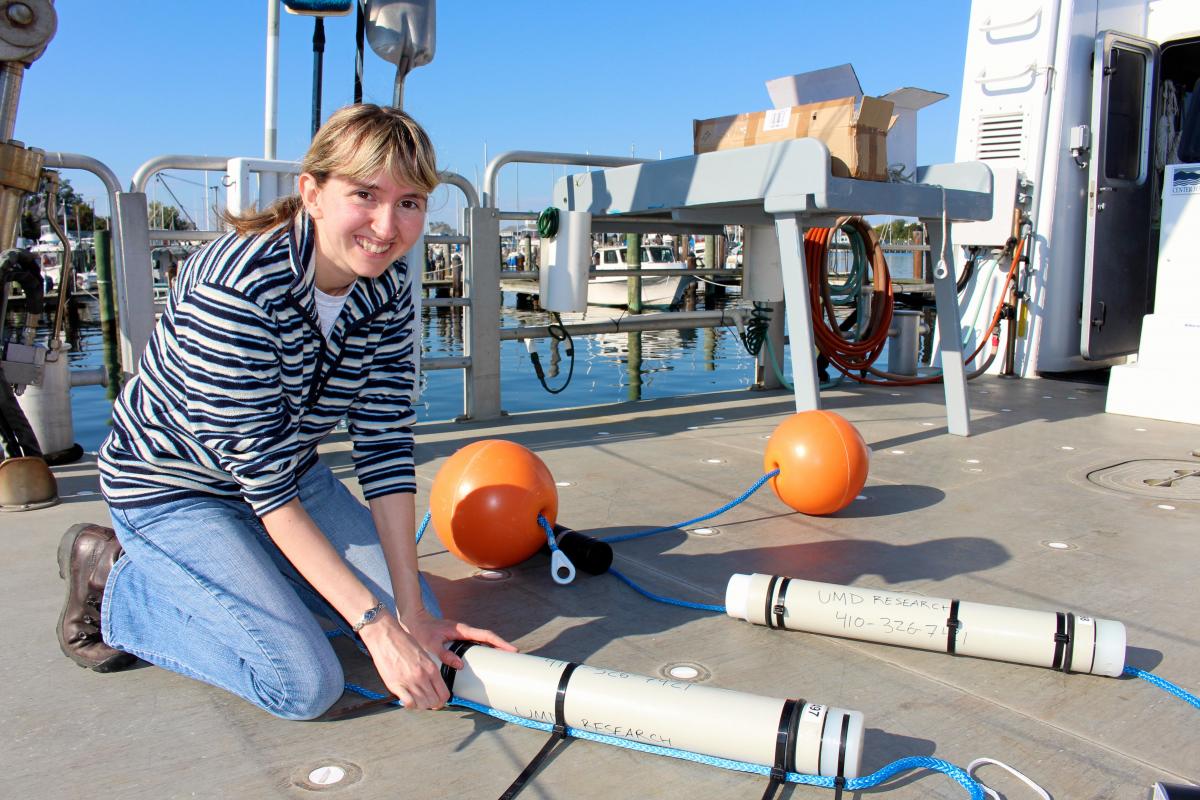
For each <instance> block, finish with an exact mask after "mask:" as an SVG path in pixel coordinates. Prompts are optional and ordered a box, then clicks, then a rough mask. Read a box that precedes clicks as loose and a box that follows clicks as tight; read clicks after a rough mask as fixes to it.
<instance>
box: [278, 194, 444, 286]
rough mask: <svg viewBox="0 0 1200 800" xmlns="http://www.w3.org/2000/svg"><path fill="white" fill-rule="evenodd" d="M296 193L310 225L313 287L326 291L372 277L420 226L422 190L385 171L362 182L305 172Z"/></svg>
mask: <svg viewBox="0 0 1200 800" xmlns="http://www.w3.org/2000/svg"><path fill="white" fill-rule="evenodd" d="M300 197H301V199H302V200H303V201H304V207H305V209H306V210H307V211H308V213H309V216H311V217H312V219H313V223H314V224H315V225H316V230H317V241H316V270H317V275H316V281H317V288H318V289H320V290H321V291H322V292H325V293H326V294H332V295H338V294H345V293H346V292H348V291H350V288H351V287H352V286H353V285H354V282H355V281H356V280H357V279H358V278H378V277H379V276H380V275H382V274H383V273H384V272H386V271H387V269H388V267H389V266H391V265H392V263H393V262H395V261H396V259H398V258H400V257H401V256H402V255H404V254H405V253H407V252H408V251H409V250H410V249H411V248H412V246H413V244H415V243H416V241H417V239H418V238H419V237H420V235H421V231H422V229H424V227H425V207H426V201H427V196H426V194H425V193H424V192H422V191H420V190H419V189H416V188H414V187H412V186H409V185H407V184H404V183H401V182H399V181H397V180H396V179H395V178H393V177H392V176H391V175H388V174H385V173H380V174H378V175H376V176H375V177H373V178H370V179H368V180H366V181H362V182H360V181H357V180H354V179H350V178H343V177H341V176H337V175H331V176H330V177H329V178H327V179H326V180H325V183H324V184H318V182H317V179H316V178H315V177H314V176H313V175H311V174H310V173H307V172H306V173H303V174H301V175H300Z"/></svg>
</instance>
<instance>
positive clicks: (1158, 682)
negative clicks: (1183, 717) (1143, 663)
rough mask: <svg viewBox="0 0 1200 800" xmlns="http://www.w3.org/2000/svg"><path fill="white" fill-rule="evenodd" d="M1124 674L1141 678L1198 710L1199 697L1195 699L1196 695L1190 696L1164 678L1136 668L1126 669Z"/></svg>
mask: <svg viewBox="0 0 1200 800" xmlns="http://www.w3.org/2000/svg"><path fill="white" fill-rule="evenodd" d="M1125 674H1126V675H1132V676H1133V677H1135V678H1141V679H1142V680H1144V681H1146V682H1147V683H1150V684H1153V685H1154V686H1157V687H1158V688H1160V689H1162V690H1163V691H1164V692H1167V693H1169V694H1173V695H1175V696H1176V697H1178V698H1179V699H1180V700H1182V701H1183V702H1185V703H1189V704H1190V705H1191V706H1192V707H1193V708H1200V697H1196V695H1194V694H1192V693H1191V692H1189V691H1188V690H1186V689H1181V688H1180V687H1178V686H1176V685H1175V684H1173V683H1171V682H1170V681H1169V680H1166V679H1165V678H1160V677H1158V676H1157V675H1154V674H1152V673H1150V672H1146V671H1145V670H1144V669H1138V668H1137V667H1126V668H1125Z"/></svg>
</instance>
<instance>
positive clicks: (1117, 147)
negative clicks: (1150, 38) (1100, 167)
mask: <svg viewBox="0 0 1200 800" xmlns="http://www.w3.org/2000/svg"><path fill="white" fill-rule="evenodd" d="M1111 58H1112V67H1111V69H1112V72H1111V74H1110V75H1109V78H1108V105H1107V108H1106V112H1107V115H1106V118H1105V121H1104V125H1105V131H1104V136H1105V145H1104V177H1106V178H1112V179H1115V180H1126V181H1136V180H1138V179H1139V178H1140V177H1141V170H1142V116H1143V114H1144V109H1145V102H1146V95H1145V91H1146V57H1145V55H1143V54H1142V53H1138V52H1135V51H1133V50H1122V49H1121V48H1119V47H1114V48H1113V49H1112V56H1111Z"/></svg>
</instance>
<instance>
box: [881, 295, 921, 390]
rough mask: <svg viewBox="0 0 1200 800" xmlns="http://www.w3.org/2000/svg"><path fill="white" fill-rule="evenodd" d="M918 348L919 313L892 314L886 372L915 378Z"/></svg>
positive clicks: (919, 331) (919, 340)
mask: <svg viewBox="0 0 1200 800" xmlns="http://www.w3.org/2000/svg"><path fill="white" fill-rule="evenodd" d="M920 346H921V312H920V311H901V310H897V311H895V312H893V313H892V327H891V329H890V330H888V372H890V373H892V374H894V375H911V376H915V375H916V374H917V353H918V351H919V349H920Z"/></svg>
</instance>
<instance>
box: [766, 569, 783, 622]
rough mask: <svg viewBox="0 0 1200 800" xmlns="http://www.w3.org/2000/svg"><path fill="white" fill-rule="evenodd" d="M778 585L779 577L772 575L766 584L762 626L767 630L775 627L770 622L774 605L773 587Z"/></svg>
mask: <svg viewBox="0 0 1200 800" xmlns="http://www.w3.org/2000/svg"><path fill="white" fill-rule="evenodd" d="M778 585H779V576H778V575H772V576H771V580H770V581H769V582H768V583H767V596H766V598H765V599H764V600H763V624H764V625H766V626H767V627H768V628H774V627H775V626H774V625H773V624H772V622H771V607H772V606H773V605H775V587H776V586H778Z"/></svg>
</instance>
